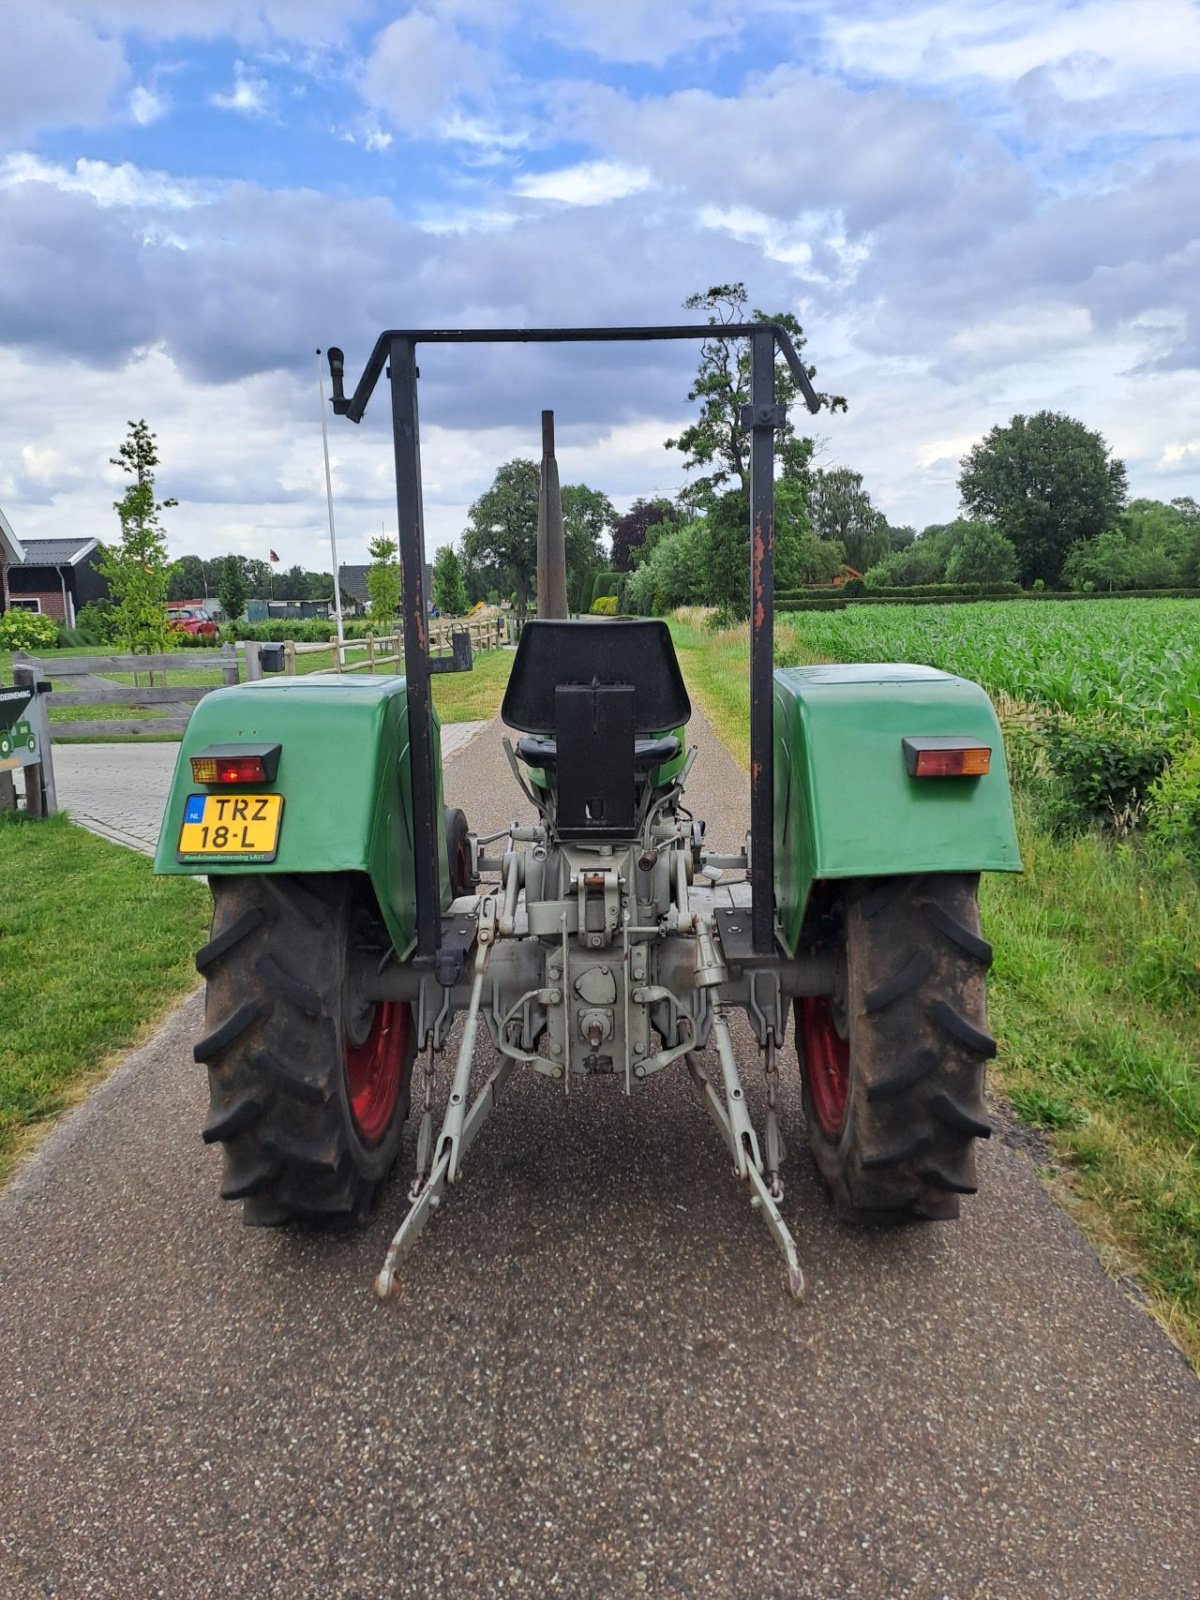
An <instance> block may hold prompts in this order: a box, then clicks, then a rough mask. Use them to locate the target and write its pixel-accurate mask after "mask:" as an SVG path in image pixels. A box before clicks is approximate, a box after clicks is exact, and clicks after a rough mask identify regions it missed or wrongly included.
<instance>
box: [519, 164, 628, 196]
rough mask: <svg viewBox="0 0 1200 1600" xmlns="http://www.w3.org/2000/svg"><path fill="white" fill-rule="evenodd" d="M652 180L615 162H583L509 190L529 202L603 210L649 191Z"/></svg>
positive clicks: (529, 177)
mask: <svg viewBox="0 0 1200 1600" xmlns="http://www.w3.org/2000/svg"><path fill="white" fill-rule="evenodd" d="M653 181H654V180H653V179H652V178H651V176H650V174H649V173H648V172H647V171H646V169H645V168H644V167H628V166H623V165H622V164H621V163H620V162H617V161H584V162H580V163H579V165H578V166H574V167H560V168H559V169H558V171H557V172H538V173H530V174H528V175H527V176H525V177H523V178H518V179H517V181H516V183H514V185H513V188H514V189H515V190H516V192H517V193H518V194H520V195H524V196H525V197H526V199H529V200H557V201H559V202H560V203H561V204H563V205H568V206H604V205H608V204H610V203H611V202H612V201H614V200H624V199H625V198H626V197H627V196H629V195H631V194H641V192H642V191H643V190H644V189H649V188H650V186H651V184H652V183H653Z"/></svg>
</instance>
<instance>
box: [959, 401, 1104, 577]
mask: <svg viewBox="0 0 1200 1600" xmlns="http://www.w3.org/2000/svg"><path fill="white" fill-rule="evenodd" d="M1125 487H1126V485H1125V463H1124V462H1123V461H1114V460H1111V459H1110V457H1109V450H1108V446H1107V445H1106V444H1105V442H1104V439H1103V437H1102V436H1101V435H1100V434H1099V433H1096V432H1094V431H1093V430H1092V429H1091V428H1086V427H1085V426H1084V425H1083V423H1082V422H1077V421H1075V419H1074V418H1073V417H1068V416H1064V415H1063V414H1062V413H1061V412H1057V411H1039V412H1038V413H1037V414H1036V416H1032V417H1024V416H1015V417H1013V419H1012V421H1011V422H1009V424H1008V425H1007V427H995V428H993V429H992V430H991V432H990V433H989V434H988V435H987V437H986V438H984V439H982V440H981V441H980V442H979V443H978V444H977V445H975V446H974V448H973V449H971V450H969V451H968V452H967V454H966V455H965V456H964V457H963V460H962V470H961V472H960V474H959V479H958V491H959V494H960V496H961V498H962V503H963V506H964V508H965V509H966V510H967V511H969V512H970V513H971V515H972V516H975V517H981V518H983V519H984V520H985V521H987V522H992V523H994V524H995V525H996V526H997V527H998V528H999V529H1000V531H1001V532H1002V533H1003V534H1005V536H1006V537H1007V538H1009V539H1011V541H1012V543H1013V545H1014V546H1015V547H1016V551H1017V560H1018V563H1019V572H1020V579H1021V582H1022V583H1023V584H1030V583H1033V582H1034V581H1035V580H1036V579H1038V578H1041V579H1042V580H1043V581H1044V582H1045V583H1050V584H1056V583H1058V582H1059V581H1060V579H1061V577H1062V572H1063V563H1064V562H1065V561H1066V559H1067V556H1068V554H1069V552H1070V550H1071V548H1072V546H1074V545H1076V544H1079V543H1080V541H1081V540H1084V539H1094V538H1096V537H1097V536H1098V535H1099V534H1102V533H1104V532H1105V530H1106V529H1108V528H1109V527H1110V526H1111V525H1112V524H1113V523H1114V522H1115V521H1116V518H1117V514H1118V512H1119V511H1120V509H1121V507H1122V506H1123V505H1124V503H1125Z"/></svg>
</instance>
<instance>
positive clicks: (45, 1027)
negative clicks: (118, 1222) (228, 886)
mask: <svg viewBox="0 0 1200 1600" xmlns="http://www.w3.org/2000/svg"><path fill="white" fill-rule="evenodd" d="M0 883H3V885H4V893H3V895H0V971H2V972H3V974H4V980H3V983H0V1178H3V1176H4V1175H5V1174H6V1173H7V1171H8V1170H9V1169H10V1168H11V1167H12V1165H13V1163H14V1161H15V1159H16V1158H17V1156H18V1155H19V1154H20V1152H21V1150H22V1149H23V1148H25V1147H26V1146H27V1145H28V1144H29V1143H30V1142H31V1138H32V1136H33V1134H34V1132H35V1131H36V1130H37V1129H38V1128H39V1127H41V1126H43V1125H45V1124H46V1122H47V1121H48V1120H49V1119H50V1118H52V1117H54V1116H55V1115H56V1114H57V1113H58V1112H60V1111H61V1110H62V1109H63V1108H64V1107H65V1106H67V1105H70V1104H71V1103H73V1102H74V1101H75V1100H78V1099H79V1098H80V1097H81V1095H82V1094H83V1093H84V1092H85V1090H86V1089H87V1087H88V1086H89V1085H90V1083H91V1082H92V1081H93V1079H94V1078H95V1077H96V1076H97V1075H98V1074H99V1073H100V1071H101V1070H102V1069H103V1068H104V1067H105V1066H106V1065H107V1064H108V1061H109V1058H110V1057H111V1056H112V1054H113V1053H114V1052H115V1051H118V1050H122V1049H125V1048H127V1047H128V1046H130V1045H132V1044H134V1043H136V1042H137V1040H138V1039H139V1038H141V1037H142V1035H143V1034H144V1033H145V1032H146V1030H147V1029H148V1028H149V1027H150V1026H151V1025H152V1024H153V1023H155V1022H157V1021H158V1020H159V1019H160V1018H161V1017H162V1016H163V1015H164V1014H165V1013H166V1012H167V1011H168V1010H169V1009H170V1007H171V1006H172V1005H174V1004H175V1003H176V1002H177V1000H178V999H179V998H180V997H181V996H182V995H184V994H186V993H187V992H188V990H189V989H191V988H193V987H194V985H195V983H196V981H197V979H196V973H195V968H194V967H193V965H192V958H193V955H194V953H195V951H196V950H197V949H198V948H199V946H200V945H201V944H203V942H204V939H205V937H206V933H207V928H208V921H209V908H210V902H209V896H208V891H207V889H206V888H205V887H204V886H203V885H202V884H200V883H196V882H195V881H193V880H192V879H191V878H156V877H154V875H153V873H152V871H151V864H150V861H149V860H148V859H147V858H146V857H144V856H140V855H134V854H132V853H131V852H130V851H128V850H123V849H121V848H120V847H119V846H117V845H113V844H108V843H107V842H106V841H105V840H103V839H98V838H96V837H95V836H94V835H93V834H90V833H87V832H85V830H84V829H82V828H77V827H75V826H74V825H73V824H72V823H70V822H68V821H67V819H66V817H65V816H58V817H52V818H50V819H49V820H48V821H45V822H34V821H29V820H28V819H26V818H24V817H17V816H14V815H13V814H12V813H0Z"/></svg>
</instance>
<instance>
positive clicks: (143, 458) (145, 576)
mask: <svg viewBox="0 0 1200 1600" xmlns="http://www.w3.org/2000/svg"><path fill="white" fill-rule="evenodd" d="M128 426H129V433H128V434H127V435H126V438H125V441H124V443H123V444H122V445H121V446H120V448H119V449H118V451H117V454H116V455H115V456H112V457H110V458H109V459H110V460H111V462H112V465H113V466H114V467H120V469H121V471H122V472H125V473H128V474H129V476H130V478H132V480H133V481H132V482H131V483H130V485H129V487H128V488H127V489H126V491H125V493H124V494H123V495H122V496H121V498H120V499H119V500H114V501H113V510H114V511H115V512H116V513H117V516H118V518H119V519H120V523H121V540H120V543H119V544H116V545H110V546H109V547H108V548H107V549H106V550H105V552H104V555H103V556H102V558H101V560H100V563H99V566H100V571H101V572H102V573H103V575H104V577H105V578H107V580H108V584H109V587H110V589H111V590H112V596H113V600H114V602H115V605H116V616H117V630H118V637H120V638H122V639H124V641H125V643H126V645H127V646H128V647H129V649H130V651H132V652H134V653H137V654H153V653H154V652H155V651H158V650H162V649H164V648H165V647H166V645H167V642H168V640H169V637H170V629H169V627H168V624H167V614H166V609H165V607H166V600H167V536H166V533H165V531H164V529H163V527H162V522H161V513H162V512H163V511H166V510H167V509H168V508H169V507H171V506H174V505H178V503H179V502H178V501H177V500H156V499H155V498H154V469H155V467H157V466H158V464H159V462H158V451H157V449H156V448H155V443H154V440H155V435H154V434H153V433H152V432H151V431H150V428H149V427H148V426H147V423H146V420H145V418H144V417H143V418H142V419H141V421H139V422H130V423H129V425H128Z"/></svg>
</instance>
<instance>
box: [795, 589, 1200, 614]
mask: <svg viewBox="0 0 1200 1600" xmlns="http://www.w3.org/2000/svg"><path fill="white" fill-rule="evenodd" d="M1198 599H1200V589H1112V590H1109V589H1106V590H1104V591H1103V592H1102V593H1100V592H1098V593H1096V594H1081V593H1079V591H1078V590H1074V589H1069V590H1063V589H1022V590H1019V591H1018V592H1017V593H1016V594H996V595H989V594H937V595H930V594H921V593H919V592H916V591H915V590H913V589H907V590H898V591H897V592H895V593H894V594H880V593H878V591H876V590H874V589H873V590H872V591H871V593H870V594H863V595H857V596H854V595H849V596H846V597H845V598H843V597H842V596H840V595H831V596H829V597H828V598H827V599H816V598H812V599H804V600H787V599H783V598H781V597H779V596H777V597H776V600H775V609H776V611H779V612H793V611H844V610H845V609H846V607H847V606H961V605H977V604H978V603H979V602H980V601H981V600H1004V601H1014V602H1018V603H1019V602H1022V601H1037V600H1066V601H1077V600H1198Z"/></svg>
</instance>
